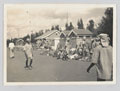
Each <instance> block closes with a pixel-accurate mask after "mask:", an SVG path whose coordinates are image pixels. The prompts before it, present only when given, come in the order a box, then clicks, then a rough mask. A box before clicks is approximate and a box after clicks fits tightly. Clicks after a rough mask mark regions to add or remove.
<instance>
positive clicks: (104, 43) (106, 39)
mask: <svg viewBox="0 0 120 91" xmlns="http://www.w3.org/2000/svg"><path fill="white" fill-rule="evenodd" d="M99 38H100V40H101V44H102V46H104V47H107V46H108V45H109V41H110V38H109V36H108V34H104V33H102V34H100V35H99Z"/></svg>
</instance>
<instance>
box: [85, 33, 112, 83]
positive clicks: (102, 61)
mask: <svg viewBox="0 0 120 91" xmlns="http://www.w3.org/2000/svg"><path fill="white" fill-rule="evenodd" d="M98 37H99V41H100V44H99V45H98V46H97V47H95V48H94V49H93V56H92V63H91V64H90V66H89V67H88V69H87V72H88V73H89V71H90V69H91V68H92V67H93V66H96V69H97V81H112V80H113V78H112V77H113V56H112V51H113V49H112V46H110V44H109V43H110V38H109V37H108V35H107V34H100V35H99V36H98Z"/></svg>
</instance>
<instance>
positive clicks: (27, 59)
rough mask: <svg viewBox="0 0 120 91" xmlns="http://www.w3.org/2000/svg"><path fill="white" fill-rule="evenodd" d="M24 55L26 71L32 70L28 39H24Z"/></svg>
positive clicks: (31, 50)
mask: <svg viewBox="0 0 120 91" xmlns="http://www.w3.org/2000/svg"><path fill="white" fill-rule="evenodd" d="M24 53H25V57H26V66H25V68H26V69H30V70H31V69H32V61H33V48H32V45H31V42H30V38H27V39H26V44H25V46H24Z"/></svg>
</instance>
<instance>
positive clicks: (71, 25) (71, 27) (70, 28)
mask: <svg viewBox="0 0 120 91" xmlns="http://www.w3.org/2000/svg"><path fill="white" fill-rule="evenodd" d="M72 29H74V26H73V24H72V22H70V26H69V30H72Z"/></svg>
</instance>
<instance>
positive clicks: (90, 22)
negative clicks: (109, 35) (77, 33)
mask: <svg viewBox="0 0 120 91" xmlns="http://www.w3.org/2000/svg"><path fill="white" fill-rule="evenodd" d="M87 29H88V30H90V31H91V32H94V21H93V20H89V24H88V25H87Z"/></svg>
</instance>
